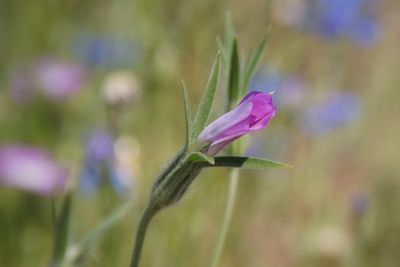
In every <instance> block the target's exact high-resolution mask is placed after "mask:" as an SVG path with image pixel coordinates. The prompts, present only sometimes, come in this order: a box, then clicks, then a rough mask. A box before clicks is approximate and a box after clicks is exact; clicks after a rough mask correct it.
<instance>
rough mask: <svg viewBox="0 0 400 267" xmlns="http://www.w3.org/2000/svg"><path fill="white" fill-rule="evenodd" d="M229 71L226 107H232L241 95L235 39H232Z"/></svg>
mask: <svg viewBox="0 0 400 267" xmlns="http://www.w3.org/2000/svg"><path fill="white" fill-rule="evenodd" d="M230 57H231V58H230V63H231V65H230V68H229V70H230V72H229V84H228V92H229V100H228V101H229V105H228V109H229V110H230V109H232V108H233V107H234V106H235V105H236V103H237V102H238V101H239V98H240V97H241V95H240V92H239V86H240V84H239V81H240V62H239V53H238V45H237V41H236V39H234V40H233V47H232V52H231V56H230Z"/></svg>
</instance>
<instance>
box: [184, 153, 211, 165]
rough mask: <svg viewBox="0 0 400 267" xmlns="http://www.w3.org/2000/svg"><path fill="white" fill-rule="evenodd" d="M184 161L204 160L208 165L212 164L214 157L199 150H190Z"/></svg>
mask: <svg viewBox="0 0 400 267" xmlns="http://www.w3.org/2000/svg"><path fill="white" fill-rule="evenodd" d="M185 161H191V162H205V163H207V164H210V165H214V163H215V162H214V158H212V157H209V156H207V155H205V154H203V153H201V152H192V153H190V154H189V155H188V156H187V157H186V159H185Z"/></svg>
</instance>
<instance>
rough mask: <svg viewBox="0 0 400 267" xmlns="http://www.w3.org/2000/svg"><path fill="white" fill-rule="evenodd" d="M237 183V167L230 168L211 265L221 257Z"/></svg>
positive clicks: (233, 205) (216, 263)
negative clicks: (223, 211)
mask: <svg viewBox="0 0 400 267" xmlns="http://www.w3.org/2000/svg"><path fill="white" fill-rule="evenodd" d="M238 183H239V169H231V171H230V174H229V188H228V196H227V198H226V203H225V213H224V217H223V221H222V227H221V231H220V233H219V237H218V243H217V247H216V249H215V253H214V257H213V260H212V262H211V267H217V266H218V264H219V261H220V258H221V254H222V249H223V248H224V244H225V241H226V236H227V234H228V230H229V226H230V224H231V221H232V216H233V209H234V207H235V203H236V195H237V188H238Z"/></svg>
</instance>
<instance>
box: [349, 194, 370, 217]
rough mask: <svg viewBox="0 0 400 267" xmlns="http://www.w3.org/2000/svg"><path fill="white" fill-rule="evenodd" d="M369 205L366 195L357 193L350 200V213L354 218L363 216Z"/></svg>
mask: <svg viewBox="0 0 400 267" xmlns="http://www.w3.org/2000/svg"><path fill="white" fill-rule="evenodd" d="M368 205H369V200H368V195H367V194H365V193H362V192H358V193H357V194H355V195H353V197H352V198H351V212H352V215H353V216H355V217H361V216H362V215H364V213H365V211H366V210H367V208H368Z"/></svg>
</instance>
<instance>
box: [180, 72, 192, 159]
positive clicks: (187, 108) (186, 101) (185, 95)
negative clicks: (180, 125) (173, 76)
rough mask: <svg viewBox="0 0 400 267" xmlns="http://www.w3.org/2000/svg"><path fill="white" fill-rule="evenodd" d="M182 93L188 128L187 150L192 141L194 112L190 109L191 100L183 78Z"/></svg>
mask: <svg viewBox="0 0 400 267" xmlns="http://www.w3.org/2000/svg"><path fill="white" fill-rule="evenodd" d="M182 93H183V100H184V106H185V128H186V142H185V151H187V149H188V147H189V144H191V143H192V140H190V138H191V136H192V135H191V133H190V125H191V124H192V113H191V111H190V102H189V96H188V92H187V88H186V85H185V82H184V81H183V80H182Z"/></svg>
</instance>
